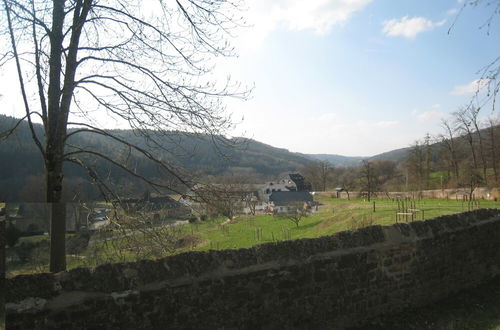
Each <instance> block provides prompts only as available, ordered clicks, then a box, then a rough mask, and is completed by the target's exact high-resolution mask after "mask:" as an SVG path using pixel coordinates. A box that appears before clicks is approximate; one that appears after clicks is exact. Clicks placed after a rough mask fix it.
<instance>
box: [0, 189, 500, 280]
mask: <svg viewBox="0 0 500 330" xmlns="http://www.w3.org/2000/svg"><path fill="white" fill-rule="evenodd" d="M315 200H316V201H318V202H320V203H321V205H320V207H319V210H318V211H317V212H316V213H314V214H312V215H310V216H308V217H304V218H302V219H301V221H300V223H299V225H298V226H296V225H295V224H294V223H293V222H291V221H289V220H287V219H283V218H278V217H273V216H271V215H257V216H239V217H237V218H235V219H233V220H232V221H228V220H227V219H224V218H217V219H213V220H208V221H203V222H201V223H197V224H187V225H181V226H176V227H172V228H157V229H152V230H151V229H147V230H144V228H143V229H139V230H137V229H121V230H117V231H113V232H109V231H108V232H103V233H100V234H94V236H93V237H92V240H91V242H90V244H89V246H88V247H87V248H86V250H85V251H82V252H80V253H78V254H76V255H75V254H72V255H68V258H67V260H68V268H70V269H71V268H76V267H82V266H95V265H98V264H100V263H105V262H124V261H133V260H137V259H144V258H159V257H162V256H165V255H169V254H175V253H180V252H186V251H192V250H194V251H204V250H210V249H237V248H247V247H251V246H254V245H257V244H262V243H266V242H278V241H283V240H290V239H298V238H314V237H320V236H324V235H331V234H333V233H336V232H339V231H343V230H352V229H357V228H361V227H364V226H367V225H391V224H393V223H395V222H396V212H397V210H398V203H397V201H391V200H389V199H374V200H372V201H370V202H368V201H364V200H362V199H352V200H346V199H337V198H332V197H331V195H330V194H317V195H316V196H315ZM374 204H375V212H374V210H373V207H374ZM478 206H479V207H481V208H500V203H499V202H493V201H480V202H479V205H475V207H478ZM414 207H415V208H416V209H418V210H420V212H417V213H416V216H415V217H416V219H415V220H421V219H422V218H425V219H430V218H434V217H437V216H440V215H445V214H452V213H459V212H462V211H467V210H468V208H469V205H468V204H467V202H463V201H461V200H444V199H423V200H420V201H418V200H417V201H415V205H414ZM400 221H403V220H400ZM69 236H71V235H68V237H69ZM178 238H181V242H184V243H183V244H180V245H179V244H176V243H177V241H178ZM104 239H108V240H104ZM43 240H48V237H47V236H43V235H42V236H32V237H23V238H21V239H20V243H18V245H17V246H19V244H22V243H23V242H30V243H38V244H40V242H41V241H43ZM40 246H45V247H44V251H45V252H43V251H41V252H38V254H37V253H34V255H33V256H32V257H31V260H32V261H33V262H31V265H22V264H19V263H17V264H12V263H11V264H8V275H9V276H15V275H18V274H23V273H32V272H40V271H47V267H46V265H45V264H44V263H45V261H47V260H48V256H46V255H41V253H42V254H43V253H45V254H47V253H48V252H47V251H48V248H47V244H45V245H40ZM34 252H37V251H34Z"/></svg>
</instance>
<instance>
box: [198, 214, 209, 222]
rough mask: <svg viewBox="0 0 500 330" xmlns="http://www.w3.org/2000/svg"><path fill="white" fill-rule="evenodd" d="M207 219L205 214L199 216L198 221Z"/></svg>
mask: <svg viewBox="0 0 500 330" xmlns="http://www.w3.org/2000/svg"><path fill="white" fill-rule="evenodd" d="M207 219H208V216H207V215H206V214H202V215H201V216H200V220H201V221H207Z"/></svg>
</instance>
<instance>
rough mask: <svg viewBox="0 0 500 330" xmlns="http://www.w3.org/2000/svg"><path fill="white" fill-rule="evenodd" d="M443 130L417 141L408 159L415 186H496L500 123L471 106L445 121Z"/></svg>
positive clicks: (412, 182) (416, 187) (410, 178)
mask: <svg viewBox="0 0 500 330" xmlns="http://www.w3.org/2000/svg"><path fill="white" fill-rule="evenodd" d="M441 127H442V131H441V133H439V134H437V135H435V136H430V135H426V136H425V137H424V138H423V139H422V140H419V141H415V143H414V144H413V145H412V146H411V148H410V150H409V155H408V158H407V160H406V164H405V165H406V168H407V170H408V175H409V181H410V184H411V185H412V188H413V189H415V190H418V189H439V188H468V189H474V187H477V186H489V187H494V186H496V185H497V184H498V183H499V173H498V169H499V161H500V158H499V155H500V143H499V139H500V126H499V120H498V118H497V117H492V116H489V117H481V116H480V109H479V108H474V107H467V108H463V109H460V110H458V111H456V112H454V113H452V114H451V116H450V117H449V118H447V119H442V121H441Z"/></svg>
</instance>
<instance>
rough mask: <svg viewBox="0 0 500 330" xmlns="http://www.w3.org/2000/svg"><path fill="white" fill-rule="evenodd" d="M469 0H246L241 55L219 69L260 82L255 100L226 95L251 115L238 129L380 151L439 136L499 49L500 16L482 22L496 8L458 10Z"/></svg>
mask: <svg viewBox="0 0 500 330" xmlns="http://www.w3.org/2000/svg"><path fill="white" fill-rule="evenodd" d="M462 6H463V2H462V1H456V0H440V1H435V0H419V1H414V0H412V1H410V0H398V1H393V0H309V1H300V0H280V1H266V0H253V1H249V2H248V11H247V12H246V17H247V18H248V21H249V25H250V26H251V27H250V28H247V30H246V31H245V30H244V29H243V31H240V32H239V35H238V37H237V38H236V40H235V41H234V44H235V45H236V47H237V50H238V51H239V53H240V56H239V58H237V59H234V60H231V61H229V62H227V61H226V62H225V63H224V64H223V65H221V68H220V69H222V70H224V69H225V70H227V71H229V72H231V73H232V76H233V78H236V79H238V80H240V81H242V82H244V83H247V84H248V83H249V84H255V89H254V90H253V93H252V96H251V98H250V100H248V101H246V102H237V101H230V102H229V103H228V107H229V109H230V110H231V111H232V112H233V113H234V118H235V119H236V118H238V119H239V118H244V120H243V121H242V122H241V124H239V125H238V126H237V128H236V130H235V134H237V135H238V134H244V135H245V136H247V137H251V138H254V139H256V140H258V141H261V142H264V143H268V144H271V145H273V146H276V147H281V148H287V149H289V150H290V151H296V152H304V153H329V154H341V155H346V156H371V155H375V154H378V153H381V152H385V151H389V150H392V149H396V148H403V147H407V146H409V145H410V144H411V143H413V142H414V141H415V140H417V139H422V138H423V137H424V136H425V134H426V133H430V134H437V133H439V132H440V131H441V130H440V127H439V123H440V120H441V118H445V117H446V116H447V115H448V114H449V113H451V112H453V111H456V110H457V109H458V108H459V107H460V106H463V105H465V104H467V103H468V102H469V101H470V100H471V97H472V96H473V95H474V93H475V91H476V87H477V80H478V79H479V78H480V74H478V71H479V70H480V69H481V68H482V67H484V66H485V65H487V64H489V63H490V62H491V61H493V60H494V59H495V58H496V57H498V56H499V55H500V33H499V32H500V19H498V18H497V19H496V20H495V21H493V25H492V26H491V27H490V30H489V33H488V29H487V27H484V26H483V25H484V23H485V21H486V20H487V19H488V18H489V16H490V15H491V12H492V8H491V7H477V8H472V7H471V8H467V9H465V10H463V11H462V12H461V13H460V15H459V16H457V15H458V13H459V11H460V9H461V8H462ZM497 16H499V15H497ZM454 21H455V24H453V22H454ZM482 26H483V27H482ZM481 27H482V28H481ZM450 28H451V30H450ZM449 30H450V31H449ZM448 31H449V33H448ZM228 68H229V69H228ZM490 109H491V108H489V109H488V110H484V111H483V112H484V113H485V114H487V115H490V114H491V110H490Z"/></svg>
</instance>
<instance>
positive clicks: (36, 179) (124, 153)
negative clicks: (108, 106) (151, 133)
mask: <svg viewBox="0 0 500 330" xmlns="http://www.w3.org/2000/svg"><path fill="white" fill-rule="evenodd" d="M14 122H15V118H12V117H7V116H4V115H0V132H1V131H3V130H5V129H6V128H7V127H11V126H12V125H13V123H14ZM35 130H36V131H37V134H38V135H39V136H43V134H42V127H41V125H38V124H36V125H35ZM109 132H110V133H112V134H114V135H117V136H119V137H121V138H123V139H125V140H127V141H131V142H133V143H135V144H137V145H139V146H140V147H141V148H144V149H147V150H149V151H150V152H151V153H153V154H155V155H156V156H157V157H159V158H161V159H163V160H165V161H167V162H168V163H170V164H172V165H174V166H181V167H183V168H185V169H187V170H188V171H189V172H190V173H199V174H200V175H220V174H224V173H234V174H238V175H251V176H253V177H256V176H257V177H261V178H262V179H264V178H275V177H276V176H279V175H280V174H282V173H284V172H291V171H297V170H299V169H300V168H302V167H303V166H306V165H307V164H309V163H311V159H309V158H307V157H305V156H304V155H300V154H298V153H292V152H289V151H288V150H286V149H280V148H274V147H272V146H270V145H267V144H264V143H261V142H258V141H255V140H251V139H243V138H235V139H231V140H224V139H223V138H222V137H215V140H216V141H215V142H214V138H213V137H210V136H206V135H193V134H187V133H182V132H169V133H168V134H164V135H162V136H156V139H157V140H158V141H159V144H160V145H161V148H159V147H158V146H154V145H152V144H151V143H148V142H146V141H144V140H143V139H142V137H138V136H137V135H136V134H134V132H133V131H131V130H109ZM69 142H70V144H72V145H76V146H80V147H86V148H91V149H93V150H97V151H99V152H101V153H102V154H105V155H108V156H112V157H113V158H115V159H121V160H122V161H124V162H126V163H127V164H128V165H129V166H132V167H134V168H135V169H136V170H137V172H138V173H142V174H143V175H146V176H148V177H153V178H154V177H156V176H158V169H157V168H156V167H155V166H154V165H153V164H151V162H149V161H147V159H145V157H143V156H142V155H139V154H138V153H134V152H132V153H129V152H130V151H129V150H128V149H127V148H123V146H121V145H120V144H119V143H117V142H115V141H113V140H110V139H109V138H106V137H104V136H101V135H97V134H92V133H82V134H77V135H74V136H72V137H71V138H70V139H69ZM88 161H89V162H91V163H92V164H94V167H96V168H98V169H99V172H100V173H101V174H102V175H105V176H107V177H109V178H110V179H111V181H112V182H115V183H120V184H121V185H124V180H126V184H128V183H129V181H133V180H131V179H130V177H129V176H128V175H127V174H126V173H124V171H123V170H120V169H118V168H117V167H113V166H110V165H109V164H107V163H106V162H105V161H103V160H101V159H98V158H96V157H93V158H92V157H88ZM65 170H66V178H67V179H68V180H69V181H71V180H72V181H73V182H74V183H75V184H76V185H79V187H83V186H84V185H82V182H81V181H82V180H85V181H86V178H87V175H86V173H84V171H83V170H82V169H80V168H78V167H76V166H75V165H73V164H67V165H66V167H65ZM42 173H43V163H42V158H41V156H40V155H39V151H38V150H37V148H36V147H35V144H34V143H33V141H32V140H31V136H30V131H29V129H28V125H27V123H26V122H22V123H21V125H20V126H19V127H18V129H17V130H16V131H15V132H14V133H13V134H12V135H11V136H9V137H8V138H7V139H4V140H1V141H0V200H16V199H23V200H25V199H26V190H29V191H31V192H30V193H28V195H32V194H34V192H33V190H35V188H34V186H42V183H43V178H42V176H41V175H42ZM139 186H140V185H139ZM82 189H83V188H82ZM130 189H132V188H130ZM130 189H129V190H130ZM137 189H145V188H142V187H137V188H133V189H132V190H137ZM87 190H92V188H91V187H88V189H87ZM37 193H38V195H42V192H41V191H37ZM28 199H32V198H28Z"/></svg>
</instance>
